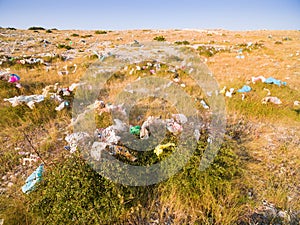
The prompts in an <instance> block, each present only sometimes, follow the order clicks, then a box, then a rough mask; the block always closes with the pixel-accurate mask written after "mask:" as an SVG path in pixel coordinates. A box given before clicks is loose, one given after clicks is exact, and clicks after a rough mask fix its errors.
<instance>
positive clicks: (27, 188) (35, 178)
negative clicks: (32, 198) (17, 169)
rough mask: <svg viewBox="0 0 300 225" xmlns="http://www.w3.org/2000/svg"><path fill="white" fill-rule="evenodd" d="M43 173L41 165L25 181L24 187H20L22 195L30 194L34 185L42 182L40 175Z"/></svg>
mask: <svg viewBox="0 0 300 225" xmlns="http://www.w3.org/2000/svg"><path fill="white" fill-rule="evenodd" d="M43 171H44V164H41V165H40V166H39V167H38V168H37V169H36V170H35V171H34V172H33V173H32V174H30V176H29V177H27V179H26V181H25V185H24V186H23V187H22V191H23V193H29V192H31V191H32V190H33V189H34V187H35V185H36V183H38V182H40V181H41V180H42V174H43Z"/></svg>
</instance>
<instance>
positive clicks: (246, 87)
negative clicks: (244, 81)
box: [237, 85, 251, 93]
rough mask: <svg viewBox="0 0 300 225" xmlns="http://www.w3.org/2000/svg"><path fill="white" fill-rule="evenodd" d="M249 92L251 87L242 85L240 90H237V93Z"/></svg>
mask: <svg viewBox="0 0 300 225" xmlns="http://www.w3.org/2000/svg"><path fill="white" fill-rule="evenodd" d="M249 91H251V87H249V86H248V85H244V86H243V87H242V88H241V89H239V90H237V92H240V93H244V92H249Z"/></svg>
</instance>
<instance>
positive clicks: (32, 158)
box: [22, 154, 40, 166]
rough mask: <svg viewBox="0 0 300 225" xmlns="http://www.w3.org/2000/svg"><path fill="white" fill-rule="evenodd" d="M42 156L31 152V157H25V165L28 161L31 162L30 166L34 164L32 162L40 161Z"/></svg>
mask: <svg viewBox="0 0 300 225" xmlns="http://www.w3.org/2000/svg"><path fill="white" fill-rule="evenodd" d="M39 159H40V158H39V157H38V156H37V155H34V154H30V156H29V158H23V160H22V161H23V164H22V165H23V166H25V165H26V162H29V166H31V165H32V162H36V161H38V160H39Z"/></svg>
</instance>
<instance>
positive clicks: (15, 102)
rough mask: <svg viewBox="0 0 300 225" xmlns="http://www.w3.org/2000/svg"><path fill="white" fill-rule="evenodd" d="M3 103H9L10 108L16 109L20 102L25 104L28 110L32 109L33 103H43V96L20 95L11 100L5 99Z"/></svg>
mask: <svg viewBox="0 0 300 225" xmlns="http://www.w3.org/2000/svg"><path fill="white" fill-rule="evenodd" d="M4 101H8V102H10V103H11V104H12V107H16V106H17V105H20V104H21V103H22V102H25V103H26V104H27V106H28V107H29V108H31V109H33V108H34V104H35V103H37V102H42V101H44V95H28V96H25V95H20V96H15V97H13V98H5V99H4Z"/></svg>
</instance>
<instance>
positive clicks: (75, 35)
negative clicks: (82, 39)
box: [71, 33, 79, 37]
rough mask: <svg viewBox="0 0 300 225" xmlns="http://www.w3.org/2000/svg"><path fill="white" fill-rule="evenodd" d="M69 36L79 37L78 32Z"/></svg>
mask: <svg viewBox="0 0 300 225" xmlns="http://www.w3.org/2000/svg"><path fill="white" fill-rule="evenodd" d="M71 36H72V37H79V34H76V33H74V34H72V35H71Z"/></svg>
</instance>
